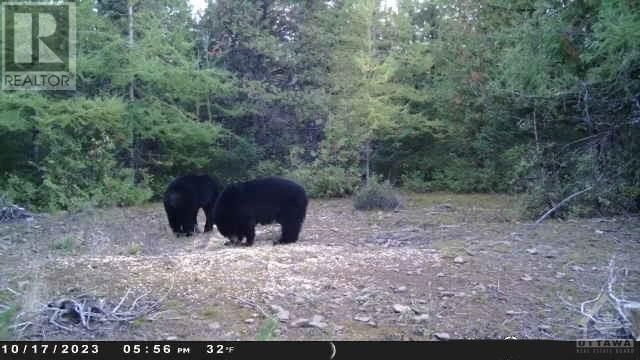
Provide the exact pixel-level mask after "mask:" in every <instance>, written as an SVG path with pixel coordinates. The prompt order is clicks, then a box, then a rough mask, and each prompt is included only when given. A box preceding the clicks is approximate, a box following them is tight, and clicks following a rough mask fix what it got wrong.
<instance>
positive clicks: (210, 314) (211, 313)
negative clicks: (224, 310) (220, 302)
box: [202, 307, 218, 318]
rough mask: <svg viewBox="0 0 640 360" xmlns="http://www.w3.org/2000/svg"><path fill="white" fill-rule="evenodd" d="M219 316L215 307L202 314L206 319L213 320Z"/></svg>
mask: <svg viewBox="0 0 640 360" xmlns="http://www.w3.org/2000/svg"><path fill="white" fill-rule="evenodd" d="M217 315H218V310H217V309H216V308H214V307H208V308H206V309H205V310H204V311H203V312H202V316H204V317H206V318H213V317H216V316H217Z"/></svg>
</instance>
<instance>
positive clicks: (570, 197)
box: [535, 186, 593, 225]
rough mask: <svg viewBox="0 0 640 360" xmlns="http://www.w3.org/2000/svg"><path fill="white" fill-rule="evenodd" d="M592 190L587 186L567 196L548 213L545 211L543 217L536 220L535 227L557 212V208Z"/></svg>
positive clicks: (591, 187)
mask: <svg viewBox="0 0 640 360" xmlns="http://www.w3.org/2000/svg"><path fill="white" fill-rule="evenodd" d="M591 189H593V186H589V187H587V188H585V189H582V190H580V191H578V192H577V193H573V194H571V195H569V196H568V197H567V198H566V199H564V200H562V201H560V202H559V203H558V204H557V205H556V206H554V207H552V208H551V209H550V210H549V211H547V212H546V213H544V215H542V216H541V217H540V218H539V219H538V220H536V222H535V225H538V224H540V223H541V222H542V221H544V219H546V218H547V217H548V216H549V215H551V214H552V213H553V212H555V211H556V210H558V208H560V207H561V206H562V205H564V204H566V203H567V202H569V201H570V200H571V199H573V198H574V197H576V196H579V195H581V194H583V193H585V192H587V191H589V190H591Z"/></svg>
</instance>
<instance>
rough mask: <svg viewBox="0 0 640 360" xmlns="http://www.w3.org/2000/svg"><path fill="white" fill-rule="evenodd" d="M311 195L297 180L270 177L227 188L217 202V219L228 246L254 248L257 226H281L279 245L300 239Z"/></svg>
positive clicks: (215, 215)
mask: <svg viewBox="0 0 640 360" xmlns="http://www.w3.org/2000/svg"><path fill="white" fill-rule="evenodd" d="M308 202H309V200H308V198H307V193H306V192H305V190H304V188H303V187H302V186H300V185H298V184H296V183H295V182H293V181H290V180H287V179H282V178H277V177H268V178H263V179H256V180H252V181H247V182H240V183H235V184H231V185H229V186H227V187H226V188H225V189H224V190H223V191H222V193H221V194H220V197H219V198H218V201H217V202H216V206H215V210H214V216H213V219H214V221H215V223H216V226H217V227H218V231H220V234H222V235H223V236H224V237H226V238H228V239H229V240H230V241H229V242H227V244H240V243H242V239H243V238H246V239H247V242H246V244H245V245H247V246H251V245H253V241H254V239H255V236H256V234H255V227H256V225H257V224H261V225H266V224H272V223H274V222H275V223H278V224H280V225H281V226H282V234H281V236H280V239H279V240H278V241H277V242H276V244H277V243H280V244H287V243H293V242H296V241H297V240H298V235H300V230H301V228H302V223H303V222H304V218H305V216H306V213H307V203H308Z"/></svg>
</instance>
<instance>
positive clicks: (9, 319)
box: [0, 305, 18, 341]
mask: <svg viewBox="0 0 640 360" xmlns="http://www.w3.org/2000/svg"><path fill="white" fill-rule="evenodd" d="M17 313H18V306H17V305H12V306H10V307H9V308H8V309H5V310H3V311H2V312H0V341H9V340H11V330H10V329H9V327H10V326H11V325H13V321H14V318H15V316H16V314H17Z"/></svg>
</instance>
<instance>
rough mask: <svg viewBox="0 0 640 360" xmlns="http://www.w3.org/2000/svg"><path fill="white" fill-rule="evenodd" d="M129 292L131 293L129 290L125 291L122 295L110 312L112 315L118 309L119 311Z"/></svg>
mask: <svg viewBox="0 0 640 360" xmlns="http://www.w3.org/2000/svg"><path fill="white" fill-rule="evenodd" d="M130 292H131V289H127V292H126V293H125V294H124V296H123V297H122V299H120V302H119V303H118V305H117V306H116V307H115V308H114V309H113V310H111V313H112V314H113V313H115V312H116V311H118V309H120V306H122V303H124V300H125V299H126V298H127V296H128V295H129V293H130Z"/></svg>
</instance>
